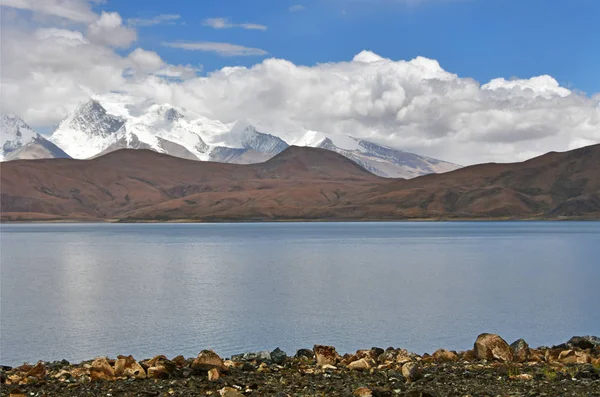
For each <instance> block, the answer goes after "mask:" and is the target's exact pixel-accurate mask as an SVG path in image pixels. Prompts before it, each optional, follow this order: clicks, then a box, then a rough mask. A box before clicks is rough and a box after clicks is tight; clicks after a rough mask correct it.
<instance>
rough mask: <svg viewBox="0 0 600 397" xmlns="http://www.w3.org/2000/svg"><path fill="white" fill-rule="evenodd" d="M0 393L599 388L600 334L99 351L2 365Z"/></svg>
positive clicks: (366, 396) (444, 392)
mask: <svg viewBox="0 0 600 397" xmlns="http://www.w3.org/2000/svg"><path fill="white" fill-rule="evenodd" d="M0 378H1V382H2V383H1V389H0V390H1V392H0V394H1V395H2V396H11V397H26V396H106V397H113V396H157V397H163V396H164V397H168V396H214V397H218V396H222V397H243V396H277V397H296V396H348V397H350V396H356V397H378V396H379V397H382V396H389V397H392V396H403V397H429V396H435V397H442V396H461V397H466V396H471V397H475V396H490V397H491V396H532V397H533V396H540V397H541V396H548V397H550V396H585V397H589V396H600V338H598V337H593V336H583V337H573V338H571V339H570V340H569V341H568V342H566V343H563V344H560V345H557V346H553V347H538V348H531V347H529V346H528V345H527V343H526V342H525V341H524V340H522V339H519V340H517V341H515V342H514V343H512V344H510V345H509V344H508V343H507V342H506V341H505V340H504V339H502V338H501V337H500V336H498V335H494V334H481V335H479V336H478V337H477V340H476V341H475V343H474V345H473V349H471V350H468V351H461V352H455V351H448V350H444V349H439V350H437V351H436V352H434V353H433V354H423V355H417V354H414V353H411V352H408V351H406V350H404V349H396V348H391V347H390V348H387V349H381V348H371V349H368V350H359V351H357V352H356V353H355V354H345V355H343V356H341V355H340V354H338V353H337V352H336V350H335V348H334V347H332V346H322V345H315V346H314V347H313V349H300V350H298V351H297V352H296V353H295V355H293V356H292V355H290V356H288V355H287V354H286V353H285V352H283V351H281V350H280V349H275V350H273V351H272V352H258V353H245V354H240V355H235V356H233V357H231V358H230V359H223V358H221V357H219V355H217V354H216V353H215V352H213V351H210V350H203V351H201V352H200V353H199V354H198V356H197V357H195V358H189V359H186V358H184V357H182V356H178V357H175V358H172V359H169V358H167V357H165V356H156V357H154V358H152V359H148V360H142V361H136V360H135V359H134V358H133V357H132V356H118V357H117V358H116V359H110V358H106V357H100V358H96V359H95V360H93V361H86V362H82V363H80V364H70V363H69V362H67V361H64V360H63V361H59V362H52V363H46V362H41V361H40V362H38V363H37V364H35V365H29V364H24V365H22V366H19V367H15V368H11V367H7V366H2V368H1V372H0Z"/></svg>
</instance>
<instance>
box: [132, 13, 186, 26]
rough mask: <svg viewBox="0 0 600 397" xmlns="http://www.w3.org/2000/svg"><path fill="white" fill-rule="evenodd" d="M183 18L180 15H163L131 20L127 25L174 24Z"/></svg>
mask: <svg viewBox="0 0 600 397" xmlns="http://www.w3.org/2000/svg"><path fill="white" fill-rule="evenodd" d="M180 18H181V16H180V15H178V14H161V15H157V16H155V17H152V18H129V19H128V20H127V23H128V24H129V25H131V26H154V25H163V24H173V23H175V22H176V21H177V20H179V19H180Z"/></svg>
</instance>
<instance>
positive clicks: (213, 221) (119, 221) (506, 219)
mask: <svg viewBox="0 0 600 397" xmlns="http://www.w3.org/2000/svg"><path fill="white" fill-rule="evenodd" d="M598 221H600V216H577V217H575V216H574V217H557V218H549V217H528V218H518V217H515V218H511V217H502V218H481V217H477V218H468V217H456V218H454V217H448V218H402V219H266V218H265V219H209V220H206V219H168V220H155V219H135V220H134V219H90V220H88V219H27V220H24V219H20V220H12V219H9V220H6V219H2V220H0V224H33V223H44V224H52V223H56V224H60V223H64V224H66V223H77V224H107V223H110V224H135V223H139V224H161V223H168V224H174V223H187V224H193V223H198V224H219V223H408V222H420V223H435V222H598Z"/></svg>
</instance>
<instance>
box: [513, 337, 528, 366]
mask: <svg viewBox="0 0 600 397" xmlns="http://www.w3.org/2000/svg"><path fill="white" fill-rule="evenodd" d="M510 350H511V351H512V354H513V360H514V361H515V362H518V363H524V362H526V361H529V358H530V357H531V350H530V349H529V345H528V344H527V342H525V340H524V339H518V340H516V341H514V342H513V343H511V344H510Z"/></svg>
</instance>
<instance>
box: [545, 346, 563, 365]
mask: <svg viewBox="0 0 600 397" xmlns="http://www.w3.org/2000/svg"><path fill="white" fill-rule="evenodd" d="M560 353H562V351H561V350H560V349H548V350H546V351H545V352H544V360H545V361H546V362H547V363H553V362H556V361H558V357H559V356H560Z"/></svg>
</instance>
